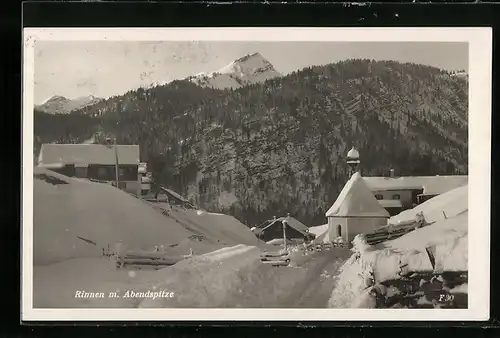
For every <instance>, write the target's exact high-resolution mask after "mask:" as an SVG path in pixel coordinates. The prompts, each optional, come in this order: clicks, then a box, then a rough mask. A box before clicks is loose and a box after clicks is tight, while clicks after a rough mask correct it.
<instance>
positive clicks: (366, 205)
mask: <svg viewBox="0 0 500 338" xmlns="http://www.w3.org/2000/svg"><path fill="white" fill-rule="evenodd" d="M325 215H326V217H327V219H328V237H329V240H330V242H334V241H336V240H337V238H339V237H341V238H342V241H343V242H344V243H349V245H350V243H351V242H352V240H353V239H354V237H355V236H356V235H358V234H360V233H365V232H369V231H372V230H374V229H377V228H379V227H381V226H384V225H386V224H387V220H388V219H389V217H390V215H389V213H388V212H387V210H385V209H384V208H383V207H382V206H381V205H380V203H379V202H378V201H377V200H376V199H375V196H374V195H373V193H372V191H371V190H370V188H369V187H368V185H367V184H366V183H365V181H364V179H363V177H361V174H360V173H359V172H356V173H354V174H353V175H352V176H351V178H350V179H349V181H347V183H346V185H345V186H344V188H343V189H342V191H341V192H340V194H339V196H338V197H337V200H336V201H335V203H334V204H333V205H332V207H331V208H330V209H329V210H328V211H327V212H326V214H325Z"/></svg>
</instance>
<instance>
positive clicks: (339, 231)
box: [337, 224, 342, 237]
mask: <svg viewBox="0 0 500 338" xmlns="http://www.w3.org/2000/svg"><path fill="white" fill-rule="evenodd" d="M341 236H342V226H341V225H340V224H337V237H341Z"/></svg>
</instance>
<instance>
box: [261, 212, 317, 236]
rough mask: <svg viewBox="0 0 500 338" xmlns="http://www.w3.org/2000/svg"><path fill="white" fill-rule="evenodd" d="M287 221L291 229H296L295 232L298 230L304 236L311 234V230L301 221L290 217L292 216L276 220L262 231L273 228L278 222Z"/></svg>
mask: <svg viewBox="0 0 500 338" xmlns="http://www.w3.org/2000/svg"><path fill="white" fill-rule="evenodd" d="M285 220H286V222H287V224H288V225H289V226H290V227H292V228H294V229H295V230H297V231H299V232H301V233H303V234H307V233H309V228H308V227H307V226H306V225H305V224H304V223H302V222H301V221H299V220H297V219H295V218H293V217H290V216H288V217H280V218H277V219H275V220H272V221H270V223H269V224H268V225H266V226H265V227H263V228H262V230H261V231H265V230H266V229H267V228H269V227H271V226H272V225H274V224H275V223H276V222H280V223H282V222H283V221H285Z"/></svg>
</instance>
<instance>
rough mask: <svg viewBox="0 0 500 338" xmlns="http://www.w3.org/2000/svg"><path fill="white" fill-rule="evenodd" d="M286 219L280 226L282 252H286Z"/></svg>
mask: <svg viewBox="0 0 500 338" xmlns="http://www.w3.org/2000/svg"><path fill="white" fill-rule="evenodd" d="M286 223H287V221H286V219H284V220H283V222H282V223H281V224H283V250H284V251H286Z"/></svg>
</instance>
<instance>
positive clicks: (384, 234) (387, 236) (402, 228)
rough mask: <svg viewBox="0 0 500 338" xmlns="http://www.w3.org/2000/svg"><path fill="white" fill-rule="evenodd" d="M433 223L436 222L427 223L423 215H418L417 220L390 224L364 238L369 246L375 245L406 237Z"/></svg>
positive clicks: (366, 234)
mask: <svg viewBox="0 0 500 338" xmlns="http://www.w3.org/2000/svg"><path fill="white" fill-rule="evenodd" d="M433 223H434V222H430V223H429V222H427V221H426V220H425V218H424V216H423V214H422V213H420V214H418V215H417V218H416V219H415V220H411V221H408V222H404V223H400V224H395V225H393V224H389V225H387V226H384V227H381V228H379V229H376V230H374V231H372V232H369V233H365V234H364V237H365V239H366V242H367V243H368V244H369V245H375V244H378V243H382V242H385V241H389V240H392V239H396V238H399V237H401V236H403V235H406V234H407V233H409V232H412V231H413V230H416V229H419V228H422V227H425V226H428V225H431V224H433Z"/></svg>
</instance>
